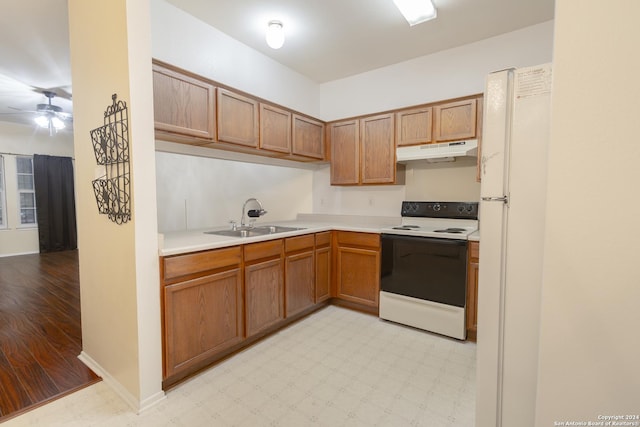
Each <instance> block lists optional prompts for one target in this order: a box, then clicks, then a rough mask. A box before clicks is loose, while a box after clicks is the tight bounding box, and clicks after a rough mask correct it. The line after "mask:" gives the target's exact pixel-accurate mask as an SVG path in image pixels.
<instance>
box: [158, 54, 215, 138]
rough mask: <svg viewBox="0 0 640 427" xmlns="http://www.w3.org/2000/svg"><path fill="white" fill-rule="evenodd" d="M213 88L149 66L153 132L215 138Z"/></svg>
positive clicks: (196, 80) (181, 75)
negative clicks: (151, 83) (151, 75)
mask: <svg viewBox="0 0 640 427" xmlns="http://www.w3.org/2000/svg"><path fill="white" fill-rule="evenodd" d="M214 96H215V88H214V87H213V85H211V84H210V83H207V82H205V81H203V80H198V79H196V78H194V77H191V76H187V75H185V74H182V73H179V72H177V71H174V70H171V69H168V68H165V67H163V66H161V65H158V64H153V115H154V120H155V124H154V126H155V129H156V130H158V131H165V132H170V133H174V134H177V135H183V136H191V137H196V138H201V139H203V140H204V141H202V142H201V143H203V144H204V143H206V142H207V140H209V141H211V140H213V138H214V135H215V126H214V124H215V103H214Z"/></svg>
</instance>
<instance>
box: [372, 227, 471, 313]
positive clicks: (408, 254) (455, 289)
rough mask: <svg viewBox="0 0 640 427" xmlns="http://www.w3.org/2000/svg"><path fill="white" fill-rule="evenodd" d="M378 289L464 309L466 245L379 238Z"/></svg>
mask: <svg viewBox="0 0 640 427" xmlns="http://www.w3.org/2000/svg"><path fill="white" fill-rule="evenodd" d="M381 242H382V262H381V269H380V272H381V280H380V289H381V290H382V291H385V292H389V293H393V294H399V295H404V296H408V297H413V298H418V299H421V300H427V301H433V302H437V303H441V304H446V305H452V306H456V307H464V306H465V301H466V284H467V241H466V240H451V239H438V238H432V237H415V236H406V235H396V234H382V235H381Z"/></svg>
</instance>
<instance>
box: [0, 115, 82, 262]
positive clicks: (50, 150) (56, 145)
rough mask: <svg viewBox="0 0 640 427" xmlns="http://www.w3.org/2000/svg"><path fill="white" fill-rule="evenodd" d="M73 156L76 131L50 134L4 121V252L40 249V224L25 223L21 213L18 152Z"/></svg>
mask: <svg viewBox="0 0 640 427" xmlns="http://www.w3.org/2000/svg"><path fill="white" fill-rule="evenodd" d="M34 154H43V155H50V156H61V157H73V133H72V132H70V131H67V130H64V131H60V132H59V133H57V134H54V135H53V136H49V131H48V130H46V131H45V130H43V129H39V128H37V127H36V126H35V124H34V126H25V125H21V124H16V123H8V122H0V155H2V156H3V157H4V172H5V191H6V207H7V212H6V215H7V227H6V228H4V229H0V256H12V255H20V254H29V253H38V252H39V251H40V244H39V242H38V227H37V225H34V226H28V227H25V226H21V225H20V219H19V216H18V207H19V205H18V191H17V190H18V183H17V178H16V160H15V157H16V155H26V156H32V155H34Z"/></svg>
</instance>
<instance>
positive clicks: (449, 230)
mask: <svg viewBox="0 0 640 427" xmlns="http://www.w3.org/2000/svg"><path fill="white" fill-rule="evenodd" d="M464 231H467V230H465V229H464V228H456V227H449V228H445V229H444V230H434V233H455V234H458V233H462V232H464Z"/></svg>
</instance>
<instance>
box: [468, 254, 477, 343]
mask: <svg viewBox="0 0 640 427" xmlns="http://www.w3.org/2000/svg"><path fill="white" fill-rule="evenodd" d="M479 249H480V246H479V243H478V242H469V264H468V267H467V309H466V316H467V339H468V340H470V341H475V340H476V336H477V334H478V271H479V270H478V266H479V263H478V255H479Z"/></svg>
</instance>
